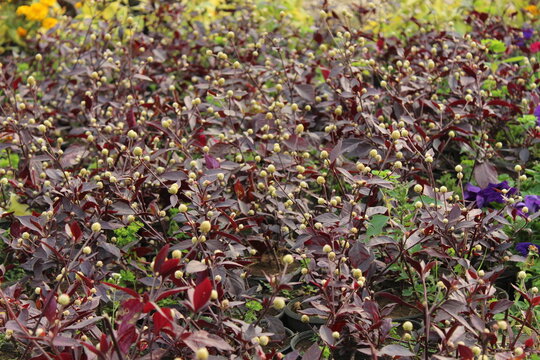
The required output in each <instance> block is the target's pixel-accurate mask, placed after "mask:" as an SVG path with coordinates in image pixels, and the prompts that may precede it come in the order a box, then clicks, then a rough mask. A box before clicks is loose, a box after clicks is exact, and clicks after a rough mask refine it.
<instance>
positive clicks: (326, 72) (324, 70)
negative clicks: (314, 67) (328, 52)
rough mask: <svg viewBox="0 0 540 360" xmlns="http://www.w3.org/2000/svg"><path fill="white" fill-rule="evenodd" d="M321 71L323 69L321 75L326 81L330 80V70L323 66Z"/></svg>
mask: <svg viewBox="0 0 540 360" xmlns="http://www.w3.org/2000/svg"><path fill="white" fill-rule="evenodd" d="M319 69H321V74H322V76H323V77H324V80H328V77H329V76H330V70H328V69H327V68H324V67H322V66H321V67H320V68H319Z"/></svg>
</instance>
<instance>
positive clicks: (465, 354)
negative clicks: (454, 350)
mask: <svg viewBox="0 0 540 360" xmlns="http://www.w3.org/2000/svg"><path fill="white" fill-rule="evenodd" d="M458 352H459V358H460V359H461V360H472V359H474V353H473V352H472V350H471V349H470V348H469V347H467V346H465V345H458Z"/></svg>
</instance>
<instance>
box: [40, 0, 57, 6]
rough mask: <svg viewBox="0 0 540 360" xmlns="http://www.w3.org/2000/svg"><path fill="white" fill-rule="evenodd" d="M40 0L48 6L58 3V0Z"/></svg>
mask: <svg viewBox="0 0 540 360" xmlns="http://www.w3.org/2000/svg"><path fill="white" fill-rule="evenodd" d="M39 2H40V3H42V4H43V5H45V6H47V7H51V6H53V5H54V4H56V0H40V1H39Z"/></svg>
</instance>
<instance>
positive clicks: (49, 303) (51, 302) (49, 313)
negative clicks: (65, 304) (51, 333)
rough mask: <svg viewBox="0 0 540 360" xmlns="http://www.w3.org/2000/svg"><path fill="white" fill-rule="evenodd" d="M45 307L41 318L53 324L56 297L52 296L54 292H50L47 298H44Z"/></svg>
mask: <svg viewBox="0 0 540 360" xmlns="http://www.w3.org/2000/svg"><path fill="white" fill-rule="evenodd" d="M44 305H45V307H44V308H43V311H42V313H43V316H45V317H46V318H47V320H49V322H51V323H52V322H53V321H54V318H55V317H56V306H57V304H56V296H54V291H50V292H49V294H48V295H47V298H45V301H44Z"/></svg>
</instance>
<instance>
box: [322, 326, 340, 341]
mask: <svg viewBox="0 0 540 360" xmlns="http://www.w3.org/2000/svg"><path fill="white" fill-rule="evenodd" d="M319 335H320V336H321V339H323V341H324V342H325V343H327V344H328V345H330V346H334V344H335V343H336V339H335V338H334V337H333V336H332V330H331V329H330V328H329V327H328V326H326V325H323V326H321V327H320V328H319Z"/></svg>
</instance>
